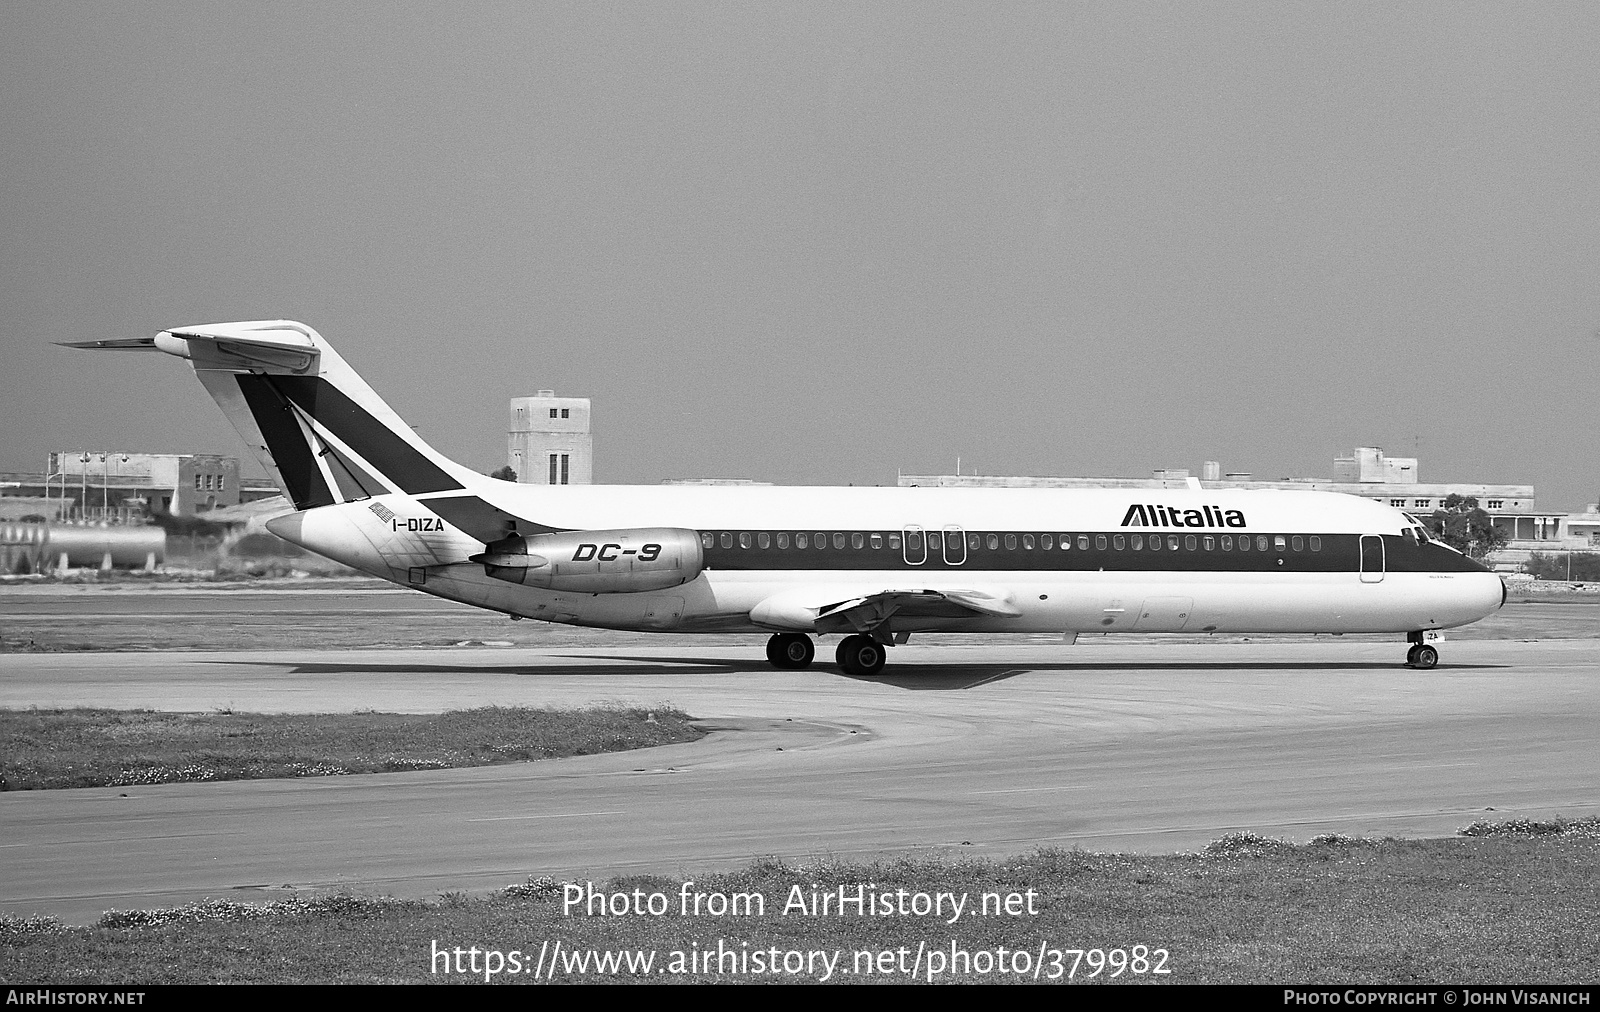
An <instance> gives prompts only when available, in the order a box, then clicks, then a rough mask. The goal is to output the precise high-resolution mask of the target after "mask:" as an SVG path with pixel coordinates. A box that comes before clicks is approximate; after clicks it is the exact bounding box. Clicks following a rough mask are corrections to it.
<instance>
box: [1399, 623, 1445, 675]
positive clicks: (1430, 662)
mask: <svg viewBox="0 0 1600 1012" xmlns="http://www.w3.org/2000/svg"><path fill="white" fill-rule="evenodd" d="M1408 638H1409V639H1410V640H1411V649H1410V650H1407V651H1406V667H1408V668H1417V669H1418V670H1421V671H1427V670H1428V669H1430V668H1436V667H1438V666H1439V651H1438V650H1436V649H1434V648H1433V647H1431V646H1429V645H1428V644H1426V643H1424V642H1422V633H1420V632H1414V633H1412V634H1411V635H1410V636H1409V637H1408Z"/></svg>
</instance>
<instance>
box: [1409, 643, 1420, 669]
mask: <svg viewBox="0 0 1600 1012" xmlns="http://www.w3.org/2000/svg"><path fill="white" fill-rule="evenodd" d="M1420 646H1422V644H1421V643H1413V644H1411V649H1410V650H1407V651H1406V667H1408V668H1414V667H1416V666H1417V648H1418V647H1420Z"/></svg>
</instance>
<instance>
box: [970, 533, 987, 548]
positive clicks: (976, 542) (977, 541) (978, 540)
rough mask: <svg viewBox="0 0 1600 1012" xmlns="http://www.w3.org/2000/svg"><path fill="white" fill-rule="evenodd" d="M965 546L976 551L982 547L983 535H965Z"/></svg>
mask: <svg viewBox="0 0 1600 1012" xmlns="http://www.w3.org/2000/svg"><path fill="white" fill-rule="evenodd" d="M967 547H968V548H970V549H972V550H973V551H974V552H976V551H977V550H978V549H980V548H982V547H983V535H982V534H968V535H967Z"/></svg>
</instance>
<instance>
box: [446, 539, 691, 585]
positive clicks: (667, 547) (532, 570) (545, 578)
mask: <svg viewBox="0 0 1600 1012" xmlns="http://www.w3.org/2000/svg"><path fill="white" fill-rule="evenodd" d="M486 549H487V550H486V551H485V552H484V553H483V554H482V555H474V556H473V557H472V561H473V562H481V563H483V568H484V572H486V573H488V574H489V575H490V576H492V577H494V578H495V579H497V580H505V581H507V582H508V583H520V584H522V585H524V586H527V587H543V588H544V589H546V590H570V591H576V592H578V593H583V594H633V593H642V592H645V591H651V590H665V589H667V588H668V587H676V586H678V585H679V584H681V583H688V582H689V581H690V580H692V579H694V578H695V577H697V576H699V575H700V570H701V569H702V568H704V566H705V556H704V554H703V552H702V551H701V548H700V535H699V534H698V533H697V532H695V531H690V530H684V529H683V528H678V527H640V528H632V529H629V530H620V531H568V532H566V533H563V534H535V535H533V536H531V537H525V538H505V539H504V540H501V541H496V542H495V543H494V544H492V545H488V546H486Z"/></svg>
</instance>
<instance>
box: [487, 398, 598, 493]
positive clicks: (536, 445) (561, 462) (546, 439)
mask: <svg viewBox="0 0 1600 1012" xmlns="http://www.w3.org/2000/svg"><path fill="white" fill-rule="evenodd" d="M506 437H507V438H506V443H507V450H506V464H507V465H509V466H510V468H511V470H513V471H515V472H516V473H517V481H519V482H522V483H523V484H527V485H589V484H592V483H593V482H594V436H593V434H592V433H591V432H590V431H589V398H587V397H557V396H556V392H555V391H554V390H541V391H539V393H538V394H537V395H535V396H533V397H513V398H511V420H510V425H509V427H508V429H507V433H506Z"/></svg>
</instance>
